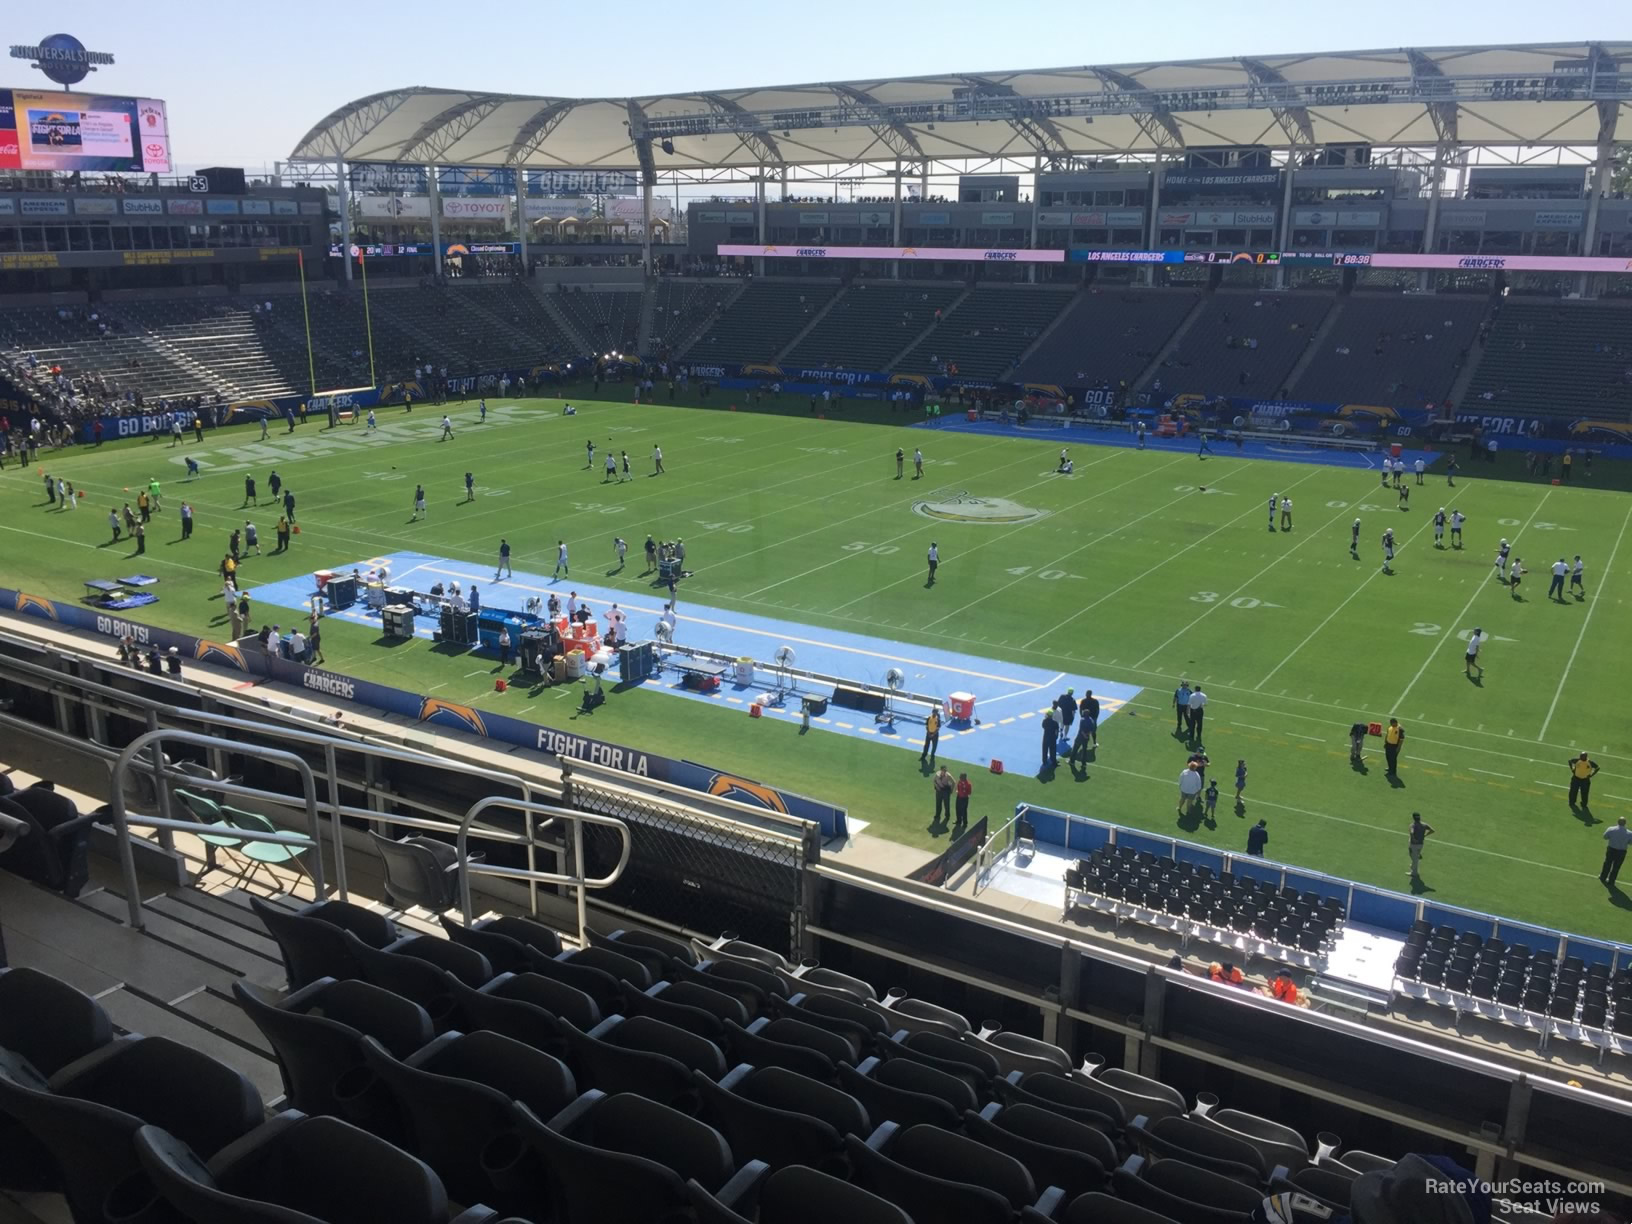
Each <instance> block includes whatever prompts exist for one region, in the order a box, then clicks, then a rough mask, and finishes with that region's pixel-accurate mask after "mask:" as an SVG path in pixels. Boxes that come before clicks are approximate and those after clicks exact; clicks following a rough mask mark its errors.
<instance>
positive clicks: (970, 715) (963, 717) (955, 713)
mask: <svg viewBox="0 0 1632 1224" xmlns="http://www.w3.org/2000/svg"><path fill="white" fill-rule="evenodd" d="M946 710H947V716H948V717H949V718H951V719H952V721H953V722H970V721H972V720H973V719H974V717H975V695H974V694H973V693H953V694H951V695H950V696H949V697H947V699H946Z"/></svg>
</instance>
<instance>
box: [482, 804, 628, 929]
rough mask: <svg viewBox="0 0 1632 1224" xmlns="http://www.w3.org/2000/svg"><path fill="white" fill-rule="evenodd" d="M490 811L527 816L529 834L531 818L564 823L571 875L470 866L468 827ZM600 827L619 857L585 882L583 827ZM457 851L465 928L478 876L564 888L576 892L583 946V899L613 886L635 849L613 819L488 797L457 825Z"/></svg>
mask: <svg viewBox="0 0 1632 1224" xmlns="http://www.w3.org/2000/svg"><path fill="white" fill-rule="evenodd" d="M491 807H505V808H511V809H513V810H515V811H518V812H525V813H526V814H527V818H528V819H527V824H528V828H529V835H530V830H531V827H532V818H533V817H534V816H543V817H545V818H546V819H545V821H544V824H545V826H548V825H550V824H552V823H554V822H555V821H557V820H566V821H570V822H571V823H572V860H573V861H572V866H573V874H572V875H562V874H560V873H558V872H553V871H538V870H535V869H531V868H527V869H523V868H520V867H497V866H493V865H490V864H488V863H472V862H471V861H470V854H469V852H468V848H467V844H468V837H469V834H470V827H471V825H472V823H473V822H474V821H475V819H476V817H477V816H478V815H480V814H481V813H482V812H485V811H486V810H487V809H488V808H491ZM586 824H593V825H601V826H603V827H605V828H609V829H616V830H617V831H618V833H619V839H620V840H621V841H622V843H623V845H622V848H621V849H620V851H619V853H618V862H617V865H616V866H614V867H613V868H612V870H611V872H610V873H609V874H607V875H604V876H601V877H599V878H597V879H593V880H591V879H588V878H587V877H586V876H585V875H584V825H586ZM454 846H455V849H456V850H457V851H458V857H457V859H456V860H455V861H456V862H457V863H458V866H459V905H460V908H461V910H462V911H463V912H464V918H465V925H466V926H469V925H470V923H471V922H472V921H474V920H475V913H474V911H473V909H472V907H471V903H470V876H471V873H472V872H475V873H476V874H477V875H489V876H502V877H505V878H507V879H512V880H532V881H535V882H537V883H540V884H564V885H567V886H568V887H570V888H575V889H576V890H577V892H578V940H579V942H580V943H584V942H586V941H587V939H588V934H589V916H588V906H587V904H586V902H585V898H584V895H585V893H587V892H588V891H589V890H590V889H592V888H607V887H610V886H611V885H613V884H616V883H617V882H618V880H619V878H620V877H622V875H623V869H624V868H625V867H627V866H628V865H629V855H630V852H631V851H632V850H633V848H634V845H633V842H632V841H631V839H630V837H629V826H628V824H626V823H625V822H624V821H621V820H619V819H618V818H617V817H615V816H602V815H599V814H598V813H595V812H580V811H577V810H576V809H573V808H565V807H556V806H554V805H552V804H548V803H533V802H530V801H526V800H512V799H504V798H501V797H500V796H498V795H489V796H487V797H486V798H484V799H478V800H477V801H476V802H475V803H473V804H471V805H470V809H469V810H468V811H466V812H465V818H464V820H462V821H461V822H460V823H459V836H458V839H457V840H456V841H455V843H454Z"/></svg>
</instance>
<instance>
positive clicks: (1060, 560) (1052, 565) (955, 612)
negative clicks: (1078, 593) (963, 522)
mask: <svg viewBox="0 0 1632 1224" xmlns="http://www.w3.org/2000/svg"><path fill="white" fill-rule="evenodd" d="M1180 462H1182V459H1174V460H1172V461H1171V462H1168V463H1164V464H1162V466H1161V467H1159V468H1156V469H1154V470H1153V471H1150V472H1143V473H1140V474H1139V475H1137V476H1135V477H1133V478H1132V479H1130V480H1124V481H1123V482H1122V483H1121V484H1119V485H1112V486H1111V487H1110V488H1108V489H1102V490H1100V491H1099V492H1098V493H1094V494H1092V495H1090V496H1088V497H1085V498H1083V499H1082V500H1081V501H1079V502H1077V503H1076V506H1073V507H1072V509H1075V508H1076V507H1077V506H1085V505H1087V504H1088V503H1089V502H1091V501H1097V500H1098V499H1099V498H1101V497H1104V496H1106V495H1107V494H1110V493H1115V492H1116V491H1117V490H1118V489H1124V488H1126V487H1127V486H1128V485H1130V484H1134V483H1136V482H1138V481H1140V480H1143V479H1145V477H1147V476H1153V475H1155V474H1156V473H1157V472H1164V471H1166V470H1167V469H1168V468H1170V467H1172V466H1173V465H1174V464H1175V463H1180ZM1250 466H1251V462H1250V461H1249V462H1248V463H1246V464H1244V465H1243V466H1242V468H1241V469H1238V470H1245V468H1247V467H1250ZM1226 475H1228V473H1226ZM1189 496H1190V494H1188V493H1181V494H1179V496H1178V497H1175V498H1173V499H1172V500H1170V501H1167V502H1164V503H1163V504H1162V505H1161V506H1158V507H1157V508H1156V509H1155V510H1151V511H1149V512H1147V513H1145V514H1141V515H1140V516H1139V517H1138V518H1136V519H1134V520H1132V521H1131V522H1127V523H1122V524H1119V525H1118V526H1116V527H1113V528H1112V529H1111V530H1110V531H1106V532H1102V533H1101V534H1099V535H1097V536H1095V537H1094V538H1093V539H1092V540H1089V541H1088V543H1086V544H1082V545H1079V546H1077V547H1076V548H1073V549H1072V550H1071V551H1070V552H1068V553H1066V554H1065V555H1064V556H1061V557H1057V558H1055V559H1054V560H1053V561H1050V562H1049V563H1048V564H1047V565H1045V566H1043V567H1042V568H1043V569H1056V568H1058V567H1059V566H1061V565H1063V564H1065V562H1066V560H1067V559H1068V558H1070V557H1074V556H1076V555H1077V554H1078V553H1080V552H1082V551H1084V550H1085V549H1089V548H1092V547H1093V546H1094V545H1095V544H1098V543H1100V542H1101V541H1104V540H1108V539H1110V538H1111V537H1112V536H1113V535H1115V534H1116V533H1117V532H1119V531H1121V530H1123V529H1124V528H1127V527H1132V526H1133V525H1134V523H1142V522H1144V521H1145V520H1146V519H1147V518H1149V517H1150V516H1151V515H1153V514H1160V513H1161V512H1162V511H1164V510H1166V509H1167V508H1168V507H1169V506H1171V505H1173V504H1174V503H1175V502H1180V501H1183V500H1184V499H1185V498H1187V497H1189ZM1024 530H1025V525H1022V526H1020V527H1016V528H1015V529H1014V530H1013V531H1005V532H1004V533H1003V534H1002V535H1000V536H993V537H992V538H991V539H988V540H983V541H981V543H979V544H977V545H975V548H985V547H986V546H987V545H989V544H997V543H1000V542H1001V541H1003V540H1005V539H1007V538H1008V537H1009V536H1011V535H1015V534H1016V533H1018V532H1021V531H1024ZM970 551H971V552H972V551H974V550H973V549H971V550H970ZM1029 577H1030V575H1029V574H1025V575H1022V576H1021V577H1019V578H1014V579H1011V580H1010V581H1008V582H1006V583H1004V584H1003V585H1002V586H1000V587H998V588H996V589H995V590H991V591H987V592H986V594H984V595H981V596H979V597H977V598H975V599H972V600H970V601H969V602H968V603H966V604H964V605H963V606H962V607H959V608H954V609H952V611H950V612H948V613H947V614H946V615H945V616H937V617H936V618H935V619H934V620H932V621H929V622H928V623H927V624H925V625H924V626H923V627H924V628H925V629H929V628H932V627H933V626H935V625H938V624H940V623H941V622H942V621H946V620H951V619H952V618H953V617H954V616H960V615H962V614H963V613H965V612H967V611H968V610H969V609H970V608H973V607H974V606H975V605H976V604H979V603H984V602H985V601H986V600H988V599H990V598H991V597H992V596H994V595H1001V594H1002V593H1003V592H1004V591H1007V590H1009V589H1010V588H1011V587H1014V586H1016V585H1017V584H1019V583H1022V582H1024V581H1026V579H1027V578H1029ZM891 585H892V586H893V585H894V584H893V583H892V584H891ZM869 594H872V592H869ZM862 598H863V599H865V598H867V596H865V595H864V596H862ZM855 602H857V601H856V600H854V599H852V600H851V601H850V603H855ZM848 606H849V605H848V604H840V605H839V607H841V608H843V607H848ZM1033 640H1034V641H1035V639H1033Z"/></svg>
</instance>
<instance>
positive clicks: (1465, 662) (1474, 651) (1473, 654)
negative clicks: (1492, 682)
mask: <svg viewBox="0 0 1632 1224" xmlns="http://www.w3.org/2000/svg"><path fill="white" fill-rule="evenodd" d="M1484 644H1485V631H1484V630H1483V629H1475V630H1474V631H1473V636H1472V637H1471V638H1469V639H1468V651H1467V654H1465V655H1464V656H1463V658H1462V671H1463V673H1464V674H1465V675H1466V676H1467V677H1468V679H1470V680H1478V679H1482V678H1483V677H1484V674H1485V669H1484V668H1483V667H1482V666H1481V665H1480V663H1479V648H1480V647H1481V646H1483V645H1484ZM1475 668H1478V669H1479V675H1478V676H1475V675H1474V674H1473V672H1474V669H1475Z"/></svg>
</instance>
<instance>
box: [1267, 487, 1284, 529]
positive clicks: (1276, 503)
mask: <svg viewBox="0 0 1632 1224" xmlns="http://www.w3.org/2000/svg"><path fill="white" fill-rule="evenodd" d="M1280 508H1281V495H1280V494H1279V493H1271V494H1270V495H1269V529H1270V530H1271V531H1274V530H1275V511H1277V510H1279V509H1280Z"/></svg>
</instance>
